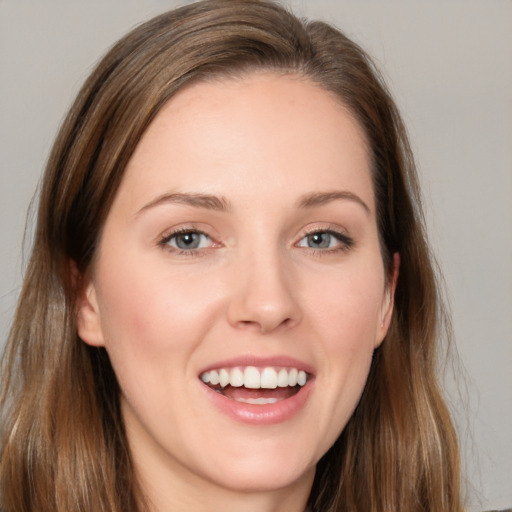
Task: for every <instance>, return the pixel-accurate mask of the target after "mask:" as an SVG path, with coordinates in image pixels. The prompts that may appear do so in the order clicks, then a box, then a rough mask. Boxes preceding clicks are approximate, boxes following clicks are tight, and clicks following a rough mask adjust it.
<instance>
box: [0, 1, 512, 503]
mask: <svg viewBox="0 0 512 512" xmlns="http://www.w3.org/2000/svg"><path fill="white" fill-rule="evenodd" d="M182 3H183V2H182ZM288 3H289V4H290V5H292V6H293V8H294V10H295V11H296V12H297V13H299V14H305V15H307V16H310V17H319V18H323V19H325V20H327V21H330V22H332V23H334V24H336V25H337V26H338V27H339V28H341V29H342V30H344V31H346V32H347V33H348V34H349V35H350V36H352V37H353V38H354V39H355V40H356V41H358V42H359V43H360V44H362V45H363V46H364V47H365V48H366V49H367V50H368V51H369V52H370V54H372V55H373V56H374V57H375V58H376V60H377V61H378V63H379V65H380V66H381V68H383V70H384V74H385V76H386V78H387V80H388V82H389V85H390V87H391V89H392V91H393V93H394V96H395V98H396V100H397V103H398V105H399V107H400V108H401V110H402V113H403V115H404V118H405V121H406V124H407V125H408V128H409V131H410V135H411V139H412V144H413V148H414V150H415V153H416V157H417V160H418V163H419V169H420V172H421V175H422V181H423V185H424V192H425V207H426V210H427V217H428V223H429V229H430V234H431V240H432V243H433V245H434V248H435V251H436V253H437V255H438V258H439V261H440V263H441V266H442V267H443V270H444V274H445V279H446V284H447V292H448V296H449V299H450V303H451V307H452V312H453V324H454V330H455V335H456V339H457V344H458V351H459V354H460V360H461V366H460V367H459V368H458V369H457V370H456V371H455V372H452V375H453V373H455V375H456V379H455V380H457V381H458V382H459V386H458V387H457V386H455V385H454V384H453V381H454V379H453V378H452V377H450V376H449V377H448V382H447V386H446V387H447V390H448V391H449V393H450V403H451V406H452V408H453V410H454V413H455V415H456V419H457V423H458V426H459V431H460V436H461V443H462V447H463V453H464V462H465V467H466V474H467V477H468V485H467V489H468V494H469V498H470V507H469V509H470V510H471V511H473V510H475V511H476V510H481V509H483V508H486V509H490V508H505V507H510V506H512V375H511V368H512V199H511V196H512V2H511V1H510V0H465V1H462V0H430V1H429V2H428V3H427V2H420V1H419V0H409V1H407V0H400V1H396V0H395V1H387V2H384V1H379V0H346V1H344V0H338V1H337V0H330V1H327V0H323V1H312V0H310V1H307V0H297V1H294V0H290V1H289V2H288ZM174 5H177V2H173V1H163V0H160V1H158V0H144V1H143V0H138V1H135V0H108V1H105V0H102V1H99V0H88V1H79V0H74V1H70V0H41V1H37V0H32V1H30V0H0V120H1V121H0V236H1V243H0V269H1V271H0V345H1V344H3V342H4V340H5V338H6V335H7V330H8V326H9V323H10V321H11V318H12V314H13V310H14V307H15V301H16V297H17V295H18V293H19V287H20V282H21V275H22V272H23V258H22V252H21V244H22V239H23V231H24V224H25V216H26V211H27V207H28V205H29V202H30V200H31V198H32V196H33V193H34V190H35V188H36V186H37V183H38V179H39V177H40V173H41V171H42V168H43V166H44V162H45V160H46V158H47V155H48V151H49V148H50V146H51V143H52V140H53V138H54V136H55V133H56V130H57V127H58V125H59V123H60V121H61V119H62V116H63V115H64V113H65V111H66V109H67V107H68V106H69V104H70V102H71V101H72V99H73V97H74V95H75V94H76V93H77V91H78V88H79V86H80V84H81V83H82V81H83V80H84V78H85V77H86V75H87V73H88V72H89V71H90V70H91V67H92V66H93V64H94V63H95V62H96V61H97V59H98V58H99V56H100V55H102V54H103V53H104V51H105V50H106V48H107V47H109V46H110V45H111V44H112V43H113V42H114V41H115V40H117V39H118V38H119V37H120V36H122V35H123V34H124V33H125V32H126V31H127V30H128V29H129V28H131V27H132V26H133V25H134V24H136V23H138V22H140V21H143V20H145V19H147V18H149V17H151V16H153V15H155V14H158V13H159V12H162V11H164V10H166V9H168V8H171V7H173V6H174Z"/></svg>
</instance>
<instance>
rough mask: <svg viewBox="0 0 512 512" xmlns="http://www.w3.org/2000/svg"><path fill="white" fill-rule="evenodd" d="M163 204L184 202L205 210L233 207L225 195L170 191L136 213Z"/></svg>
mask: <svg viewBox="0 0 512 512" xmlns="http://www.w3.org/2000/svg"><path fill="white" fill-rule="evenodd" d="M163 204H183V205H186V206H193V207H195V208H204V209H205V210H215V211H219V212H225V211H228V210H230V209H231V206H230V204H229V201H227V199H224V198H223V197H219V196H214V195H210V194H190V193H170V194H162V195H161V196H158V197H157V198H155V199H153V200H152V201H150V202H149V203H147V204H145V205H144V206H143V207H142V208H141V209H140V210H139V211H138V212H137V214H136V215H137V216H138V215H140V214H141V213H142V212H144V211H146V210H149V209H150V208H154V207H155V206H160V205H163Z"/></svg>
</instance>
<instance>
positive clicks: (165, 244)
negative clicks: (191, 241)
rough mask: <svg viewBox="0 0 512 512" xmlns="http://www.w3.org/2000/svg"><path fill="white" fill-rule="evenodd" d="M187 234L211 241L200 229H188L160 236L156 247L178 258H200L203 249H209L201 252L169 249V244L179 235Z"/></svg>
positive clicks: (197, 250)
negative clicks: (200, 236) (203, 237)
mask: <svg viewBox="0 0 512 512" xmlns="http://www.w3.org/2000/svg"><path fill="white" fill-rule="evenodd" d="M188 234H195V235H202V236H205V237H207V238H208V239H210V240H212V238H211V237H210V236H209V235H208V234H207V233H205V232H204V231H201V230H200V229H197V228H194V227H190V228H179V229H175V230H174V231H172V233H169V234H166V235H164V236H162V238H161V239H160V240H159V241H158V245H159V246H160V247H161V248H162V249H163V250H165V251H169V252H172V253H174V254H177V255H178V256H202V255H204V249H209V248H202V250H199V249H179V248H176V247H171V246H170V245H169V242H170V241H171V240H172V239H173V238H175V237H177V236H179V235H188Z"/></svg>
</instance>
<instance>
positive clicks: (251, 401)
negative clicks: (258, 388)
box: [235, 398, 277, 405]
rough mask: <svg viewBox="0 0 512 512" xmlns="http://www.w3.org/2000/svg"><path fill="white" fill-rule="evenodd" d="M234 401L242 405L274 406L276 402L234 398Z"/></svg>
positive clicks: (270, 399) (274, 400)
mask: <svg viewBox="0 0 512 512" xmlns="http://www.w3.org/2000/svg"><path fill="white" fill-rule="evenodd" d="M235 401H236V402H242V403H244V404H255V405H265V404H275V403H276V402H277V398H235Z"/></svg>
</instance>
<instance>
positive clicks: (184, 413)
mask: <svg viewBox="0 0 512 512" xmlns="http://www.w3.org/2000/svg"><path fill="white" fill-rule="evenodd" d="M441 325H442V308H441V305H440V301H439V297H438V291H437V285H436V280H435V275H434V272H433V268H432V264H431V258H430V255H429V251H428V245H427V242H426V238H425V234H424V231H423V223H422V214H421V207H420V197H419V191H418V186H417V180H416V175H415V171H414V164H413V159H412V156H411V154H410V150H409V146H408V142H407V137H406V134H405V130H404V128H403V126H402V123H401V120H400V117H399V115H398V112H397V110H396V108H395V106H394V104H393V102H392V100H391V98H390V97H389V94H388V93H387V90H386V88H385V86H384V85H383V83H382V81H381V79H380V77H379V75H378V73H377V71H376V70H375V69H374V67H373V65H372V64H371V61H370V60H369V58H368V57H367V56H366V55H365V54H364V52H363V51H362V50H361V49H360V48H358V47H357V46H356V45H355V44H354V43H352V42H351V41H350V40H348V39H347V38H346V37H345V36H343V35H342V34H340V33H339V32H338V31H336V30H335V29H333V28H332V27H330V26H328V25H326V24H324V23H320V22H312V23H305V22H302V21H300V20H298V19H297V18H295V17H294V16H292V15H291V14H289V13H288V12H286V11H285V10H283V9H282V8H280V7H278V6H277V5H275V4H272V3H268V2H255V1H252V0H251V1H248V0H231V1H226V0H224V1H220V0H214V1H206V2H199V3H197V4H192V5H190V6H188V7H184V8H182V9H178V10H176V11H171V12H169V13H167V14H164V15H161V16H159V17H157V18H155V19H154V20H151V21H149V22H148V23H146V24H144V25H142V26H140V27H138V28H136V29H135V30H134V31H133V32H131V33H130V34H128V35H127V36H126V37H125V38H123V39H122V40H121V41H120V42H119V43H118V44H117V45H116V46H115V47H114V48H113V49H112V50H111V51H110V52H109V53H108V54H107V56H106V57H105V58H104V59H103V60H102V61H101V62H100V64H99V65H98V67H97V68H96V70H95V71H94V72H93V73H92V75H91V77H90V78H89V79H88V80H87V82H86V83H85V85H84V87H83V89H82V91H81V92H80V93H79V95H78V98H77V100H76V102H75V104H74V105H73V107H72V109H71V111H70V113H69V115H68V117H67V119H66V121H65V122H64V125H63V127H62V129H61V132H60V134H59V136H58V139H57V141H56V143H55V146H54V149H53V151H52V154H51V156H50V159H49V163H48V168H47V171H46V174H45V178H44V183H43V186H42V191H41V199H40V206H39V216H38V226H37V230H36V237H35V243H34V249H33V254H32V258H31V261H30V264H29V267H28V270H27V275H26V277H25V283H24V287H23V291H22V294H21V297H20V302H19V307H18V311H17V314H16V318H15V321H14V324H13V328H12V331H11V334H10V338H9V342H8V346H7V349H6V353H5V355H4V369H3V371H4V377H3V379H4V383H3V395H2V400H3V410H4V420H3V431H2V435H3V438H2V458H1V465H0V471H1V477H0V479H1V486H2V491H1V498H0V500H1V505H2V507H3V509H4V510H5V511H9V512H11V511H14V510H16V511H17V512H18V511H36V510H37V511H50V510H51V511H70V510H84V511H90V510H94V511H100V510H104V511H111V510H115V511H127V510H133V511H135V510H140V511H143V510H149V511H158V512H161V511H167V510H187V511H189V510H190V511H192V510H212V509H214V510H235V508H236V509H237V510H239V509H242V510H246V511H251V510H259V511H265V510H268V511H270V510H275V511H277V510H280V511H303V510H311V511H322V512H324V511H356V510H357V511H362V510H363V511H370V510H373V511H387V510H394V511H408V512H410V511H434V510H435V511H460V510H461V504H460V498H459V480H458V478H459V477H458V472H459V468H458V453H457V445H456V439H455V434H454V431H453V427H452V425H451V421H450V418H449V415H448V413H447V410H446V407H445V405H444V403H443V401H442V398H441V396H440V393H439V390H438V383H437V380H436V377H435V360H436V347H437V338H438V334H439V332H438V331H439V330H440V326H441Z"/></svg>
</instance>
